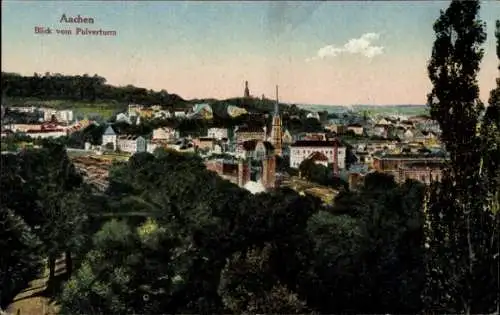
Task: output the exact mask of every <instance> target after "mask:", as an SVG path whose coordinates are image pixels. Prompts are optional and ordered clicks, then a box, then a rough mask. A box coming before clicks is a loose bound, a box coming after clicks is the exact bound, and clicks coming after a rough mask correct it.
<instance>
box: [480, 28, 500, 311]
mask: <svg viewBox="0 0 500 315" xmlns="http://www.w3.org/2000/svg"><path fill="white" fill-rule="evenodd" d="M495 37H496V54H497V58H498V60H499V63H498V70H499V71H500V20H497V21H496V31H495ZM481 138H482V143H483V159H482V164H481V174H482V176H483V178H484V182H485V185H486V187H487V193H488V207H489V208H491V209H492V212H493V213H495V214H496V215H495V221H494V222H493V226H494V227H495V228H496V230H495V231H494V232H495V233H494V234H493V236H496V237H493V238H492V241H491V242H490V251H491V252H492V254H493V257H491V258H490V259H491V260H492V262H491V264H492V265H493V268H492V271H493V272H492V273H493V277H491V278H490V279H489V280H490V281H493V282H494V283H493V284H495V282H496V286H497V289H498V286H499V282H500V281H499V269H498V266H499V264H500V262H499V260H500V257H499V250H498V248H499V240H498V235H499V229H500V227H499V225H500V224H499V223H500V222H499V221H500V77H498V78H497V79H496V87H495V88H494V89H493V90H492V91H491V92H490V99H489V106H488V107H487V109H486V112H485V115H484V118H483V121H482V124H481ZM495 265H496V268H495ZM496 312H497V313H498V312H500V290H497V296H496Z"/></svg>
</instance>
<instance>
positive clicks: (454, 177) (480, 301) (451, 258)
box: [425, 0, 495, 314]
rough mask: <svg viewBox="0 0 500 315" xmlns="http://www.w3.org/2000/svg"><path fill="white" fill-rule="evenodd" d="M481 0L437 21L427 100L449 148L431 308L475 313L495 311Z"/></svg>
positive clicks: (435, 230) (433, 230)
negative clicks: (484, 149)
mask: <svg viewBox="0 0 500 315" xmlns="http://www.w3.org/2000/svg"><path fill="white" fill-rule="evenodd" d="M479 9H480V4H479V1H459V0H453V1H452V2H451V4H450V6H449V7H448V8H447V9H446V10H444V11H441V15H440V17H439V18H438V19H437V21H436V23H435V24H434V31H435V33H436V39H435V42H434V47H433V50H432V57H431V60H430V62H429V65H428V72H429V78H430V80H431V82H432V84H433V89H432V92H431V93H430V94H429V95H428V105H429V106H430V112H431V116H432V118H433V119H435V120H436V121H438V123H439V125H440V128H441V131H442V133H441V140H442V142H443V144H444V145H445V147H446V150H447V152H448V154H449V162H448V163H447V166H446V168H445V169H444V170H443V172H444V176H443V181H442V183H441V185H434V188H433V189H435V191H434V193H433V198H432V200H433V201H432V202H431V203H430V204H429V206H428V208H427V210H428V220H429V225H428V227H429V228H428V231H427V232H428V234H429V235H428V237H429V244H428V245H429V249H428V261H427V264H428V274H427V278H428V284H427V290H426V292H425V293H426V294H425V295H426V298H427V299H426V302H427V307H428V308H430V309H440V310H442V311H443V310H444V311H447V312H465V313H467V314H470V313H471V312H474V313H483V312H489V311H491V310H492V301H491V295H492V294H491V292H495V288H494V287H492V286H491V281H485V279H488V278H491V270H492V269H491V268H488V267H489V264H490V263H491V262H492V260H491V257H492V255H491V252H490V248H491V247H490V243H491V240H492V236H494V221H493V214H492V212H491V211H489V209H488V206H487V204H488V202H487V199H488V198H487V190H486V187H485V185H484V182H483V181H482V176H481V171H480V169H481V168H480V166H481V161H482V154H481V143H482V141H481V137H480V136H479V135H478V133H477V126H478V124H479V122H480V114H481V112H482V111H483V109H484V106H483V104H482V103H481V101H480V100H479V87H478V84H477V79H476V77H477V73H478V71H479V64H480V62H481V59H482V57H483V54H484V52H483V49H482V48H481V45H482V44H483V43H484V42H485V40H486V33H485V31H484V29H485V25H484V23H483V22H482V21H481V20H479V18H478V14H479Z"/></svg>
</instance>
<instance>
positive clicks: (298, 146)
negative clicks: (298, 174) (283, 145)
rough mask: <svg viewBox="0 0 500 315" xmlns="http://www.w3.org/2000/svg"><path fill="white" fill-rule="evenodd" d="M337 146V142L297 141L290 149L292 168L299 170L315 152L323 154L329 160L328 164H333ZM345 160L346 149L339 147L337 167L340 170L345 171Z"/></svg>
mask: <svg viewBox="0 0 500 315" xmlns="http://www.w3.org/2000/svg"><path fill="white" fill-rule="evenodd" d="M336 144H337V143H336V142H335V141H309V140H300V141H296V142H295V143H293V144H292V145H291V147H290V166H291V167H294V168H298V167H299V165H300V163H302V161H304V160H305V159H307V158H308V157H309V156H310V155H311V154H312V153H314V152H320V153H323V154H324V155H325V156H326V157H327V158H328V163H333V160H334V149H335V145H336ZM345 159H346V148H345V147H341V146H339V147H338V148H337V166H338V168H339V169H345Z"/></svg>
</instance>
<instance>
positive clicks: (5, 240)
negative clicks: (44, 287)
mask: <svg viewBox="0 0 500 315" xmlns="http://www.w3.org/2000/svg"><path fill="white" fill-rule="evenodd" d="M0 252H1V253H2V254H1V255H0V284H1V286H0V309H3V308H5V307H6V306H7V305H8V304H9V303H10V302H11V301H12V299H13V298H14V296H15V295H16V294H17V293H18V292H19V291H21V290H22V289H23V288H24V287H25V286H26V285H27V284H28V282H29V281H30V280H31V279H32V278H33V277H34V276H36V275H37V274H38V273H39V272H40V269H41V267H42V265H43V264H42V256H41V241H40V239H39V238H38V237H37V236H36V234H35V233H34V232H33V231H32V229H31V228H30V227H29V226H28V225H27V224H26V222H25V221H24V220H23V218H21V217H20V216H19V215H17V214H16V213H15V212H14V211H12V210H11V209H8V208H5V207H3V206H2V207H1V208H0Z"/></svg>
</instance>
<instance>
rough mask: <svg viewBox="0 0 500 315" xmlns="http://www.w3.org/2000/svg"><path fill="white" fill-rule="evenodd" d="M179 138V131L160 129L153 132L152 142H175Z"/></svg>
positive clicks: (169, 128)
mask: <svg viewBox="0 0 500 315" xmlns="http://www.w3.org/2000/svg"><path fill="white" fill-rule="evenodd" d="M177 138H179V131H177V130H175V129H174V128H171V127H162V128H157V129H154V130H153V140H167V141H171V140H175V139H177Z"/></svg>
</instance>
